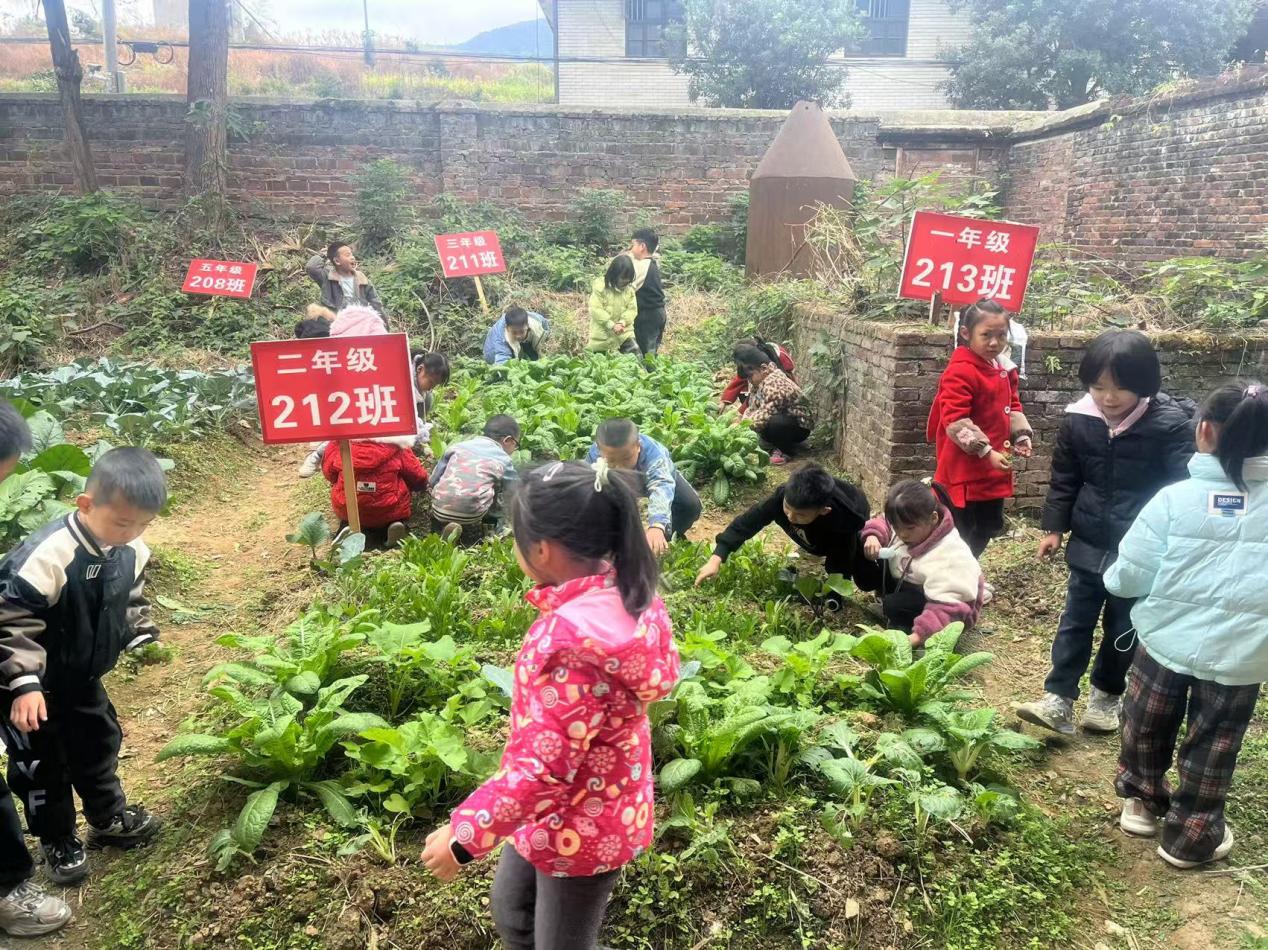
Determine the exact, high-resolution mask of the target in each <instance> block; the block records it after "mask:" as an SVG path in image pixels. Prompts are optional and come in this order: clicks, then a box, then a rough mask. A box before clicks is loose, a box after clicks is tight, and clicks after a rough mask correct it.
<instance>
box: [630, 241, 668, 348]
mask: <svg viewBox="0 0 1268 950" xmlns="http://www.w3.org/2000/svg"><path fill="white" fill-rule="evenodd" d="M659 245H660V238H658V237H657V236H656V232H655V231H653V230H652V229H651V228H639V229H638V230H637V231H635V232H634V240H632V241H631V242H630V257H632V258H633V259H634V298H635V300H637V301H638V313H637V315H636V316H635V317H634V342H636V343H637V344H638V348H639V350H640V351H641V352H642V354H643V355H644V356H647V355H649V354H653V355H654V354H655V353H656V351H657V350H659V349H660V341H661V337H663V336H664V335H665V288H664V287H663V286H662V285H661V282H660V263H659V261H658V260H657V259H656V248H657V247H658V246H659Z"/></svg>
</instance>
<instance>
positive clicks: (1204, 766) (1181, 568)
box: [1105, 383, 1268, 868]
mask: <svg viewBox="0 0 1268 950" xmlns="http://www.w3.org/2000/svg"><path fill="white" fill-rule="evenodd" d="M1197 449H1198V454H1196V455H1194V456H1193V458H1192V459H1191V460H1190V461H1189V478H1188V480H1186V481H1182V482H1176V483H1175V484H1173V485H1168V486H1167V487H1166V488H1163V489H1162V490H1161V491H1160V492H1158V494H1157V495H1155V496H1154V497H1153V499H1152V500H1151V501H1150V502H1149V503H1148V504H1147V505H1145V507H1144V509H1143V510H1142V511H1141V513H1140V516H1139V517H1138V518H1137V519H1136V521H1135V522H1134V523H1133V524H1132V526H1131V528H1129V529H1128V531H1127V534H1126V535H1125V536H1124V538H1123V541H1122V544H1120V545H1119V549H1118V560H1117V561H1115V562H1114V564H1113V565H1112V566H1111V567H1110V569H1109V570H1108V571H1106V572H1105V589H1106V590H1108V591H1109V592H1110V593H1111V594H1115V595H1117V596H1119V597H1139V598H1140V600H1139V601H1137V603H1136V606H1135V607H1134V608H1133V610H1132V620H1133V621H1134V622H1135V624H1136V633H1137V635H1138V637H1139V639H1140V644H1139V646H1138V647H1137V648H1136V658H1135V660H1134V662H1133V664H1132V668H1131V674H1130V676H1129V677H1128V686H1127V695H1126V699H1125V701H1124V704H1123V738H1122V745H1121V748H1120V751H1119V757H1118V777H1117V779H1116V780H1115V783H1114V785H1115V788H1116V789H1117V791H1118V795H1119V797H1120V798H1122V799H1124V802H1123V810H1122V814H1121V816H1120V818H1119V825H1120V827H1121V828H1122V829H1123V831H1125V832H1127V833H1128V834H1132V835H1141V836H1145V837H1151V836H1153V835H1155V834H1157V833H1158V832H1159V830H1161V832H1162V842H1161V844H1159V846H1158V855H1159V857H1161V858H1162V859H1163V860H1165V861H1166V862H1167V863H1168V864H1171V865H1174V866H1175V867H1178V868H1193V867H1198V866H1199V865H1202V864H1206V863H1208V862H1210V861H1218V860H1220V859H1222V858H1224V857H1227V856H1228V854H1229V852H1230V851H1232V850H1233V832H1232V829H1231V828H1229V826H1228V823H1227V822H1226V821H1225V820H1224V803H1225V800H1226V799H1227V798H1228V789H1229V785H1230V784H1231V782H1232V779H1233V771H1234V769H1235V768H1236V765H1237V754H1238V752H1240V751H1241V747H1242V739H1243V738H1244V737H1245V735H1246V729H1247V727H1248V726H1249V725H1250V720H1251V717H1252V716H1253V715H1254V712H1255V701H1256V699H1257V698H1258V697H1259V687H1260V684H1261V683H1263V682H1264V680H1268V585H1266V584H1265V583H1264V561H1265V559H1268V388H1265V387H1264V386H1263V385H1262V384H1260V383H1252V384H1249V385H1247V384H1245V383H1230V384H1228V385H1225V386H1221V387H1220V388H1219V389H1217V390H1215V392H1213V393H1212V394H1211V395H1210V396H1209V397H1208V398H1207V400H1206V403H1205V405H1204V406H1203V407H1202V411H1201V414H1200V415H1199V417H1198V427H1197ZM1186 714H1187V719H1188V725H1187V726H1186V727H1185V733H1184V737H1183V738H1182V739H1180V746H1179V750H1178V752H1179V754H1178V755H1177V749H1176V739H1177V737H1178V736H1179V734H1180V727H1181V724H1182V723H1184V721H1185V719H1186ZM1173 762H1174V763H1175V765H1176V768H1177V771H1178V773H1179V779H1180V781H1179V785H1178V787H1175V788H1173V787H1172V785H1171V783H1170V782H1169V781H1168V780H1167V772H1168V771H1169V770H1170V769H1171V766H1172V763H1173Z"/></svg>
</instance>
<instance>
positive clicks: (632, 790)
mask: <svg viewBox="0 0 1268 950" xmlns="http://www.w3.org/2000/svg"><path fill="white" fill-rule="evenodd" d="M511 520H512V522H513V524H514V526H515V554H516V557H517V558H518V559H519V563H520V567H521V568H523V570H524V573H525V574H527V575H528V576H529V577H531V578H532V579H533V580H535V581H536V582H537V585H538V586H536V587H534V588H533V589H532V590H531V591H529V592H528V600H529V602H530V603H532V604H533V605H534V606H536V607H537V609H538V610H540V611H541V617H539V618H538V620H537V622H536V623H534V624H533V626H532V627H530V628H529V631H528V633H527V635H526V636H525V637H524V645H523V646H522V647H521V648H520V652H519V657H518V658H517V659H516V661H515V685H514V689H513V693H512V696H511V725H510V736H509V737H508V738H507V743H506V751H505V752H504V753H503V755H502V765H501V768H499V769H498V771H497V773H496V774H495V775H494V776H493V777H492V778H490V779H489V780H488V781H487V782H485V783H484V784H483V785H482V786H480V788H478V789H476V791H475V792H473V793H472V795H471V797H470V798H468V799H467V800H466V801H465V802H463V803H462V804H461V805H459V806H458V807H457V808H456V809H455V810H454V812H453V815H452V816H451V818H450V821H449V824H447V825H445V826H444V827H442V828H438V829H437V830H436V831H433V832H432V833H431V834H430V835H429V836H428V838H427V847H426V849H425V850H424V851H423V856H422V858H423V862H424V863H425V864H426V865H427V867H428V868H429V869H430V870H431V871H432V873H433V874H435V875H436V876H437V877H438V878H440V879H441V880H442V881H450V880H452V879H453V878H454V876H455V875H456V874H457V873H458V869H459V867H460V865H463V864H466V863H468V862H469V861H474V860H478V859H479V858H482V857H484V856H485V855H487V854H489V853H491V852H492V851H494V850H495V849H496V848H497V847H498V845H499V844H501V843H502V841H503V840H504V839H507V838H509V839H511V842H512V846H508V847H505V848H503V849H502V855H501V857H500V858H499V861H498V870H497V876H496V878H495V879H494V881H493V894H492V899H491V903H492V911H493V919H494V922H495V923H496V925H497V929H498V933H499V934H500V935H501V937H502V941H503V943H504V945H505V946H507V947H509V948H513V950H520V948H535V950H564V948H567V950H593V948H595V947H596V946H597V942H596V941H597V940H598V937H599V929H600V927H601V926H602V924H603V915H604V911H605V910H606V908H607V901H608V896H609V894H611V892H612V887H613V885H614V884H615V883H616V877H617V874H618V873H619V869H620V868H621V867H622V866H623V865H625V864H628V863H629V862H630V861H631V860H633V859H634V857H635V856H636V855H638V854H639V852H641V851H642V850H643V849H644V848H646V847H647V846H648V845H649V844H651V842H652V816H653V813H654V807H653V801H652V798H653V796H652V748H651V727H650V725H649V723H648V720H647V707H648V704H649V703H652V702H654V701H656V700H658V699H662V698H664V697H665V696H666V695H667V694H668V693H669V691H670V689H672V688H673V685H674V682H675V681H676V680H677V679H678V650H677V648H676V647H675V646H674V640H673V634H672V631H671V630H670V627H669V616H668V614H666V612H665V605H664V603H662V602H661V599H660V598H659V597H658V596H656V573H657V569H656V560H655V558H654V557H653V556H652V552H651V548H649V547H648V546H647V539H646V535H645V534H644V531H643V525H642V521H641V520H640V518H639V511H638V502H637V501H636V500H635V497H634V494H633V493H632V492H631V491H630V490H629V489H628V488H627V487H626V486H625V484H624V483H623V482H622V481H621V479H620V473H619V472H615V471H612V472H609V470H608V468H607V464H606V463H605V462H604V461H602V460H600V461H599V462H598V463H596V465H595V467H594V468H593V469H591V468H588V467H587V466H585V465H582V464H580V463H578V462H555V463H552V464H550V465H546V466H543V467H541V468H538V469H536V470H535V471H533V472H531V473H530V474H529V475H528V476H527V477H526V478H525V479H524V480H523V482H522V483H521V485H520V488H519V491H518V492H517V493H516V495H515V498H514V501H513V502H512V505H511Z"/></svg>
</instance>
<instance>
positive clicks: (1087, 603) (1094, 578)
mask: <svg viewBox="0 0 1268 950" xmlns="http://www.w3.org/2000/svg"><path fill="white" fill-rule="evenodd" d="M1134 603H1136V601H1135V600H1128V599H1126V598H1123V597H1115V596H1114V595H1113V594H1111V593H1109V592H1108V591H1107V590H1106V589H1105V578H1104V577H1102V576H1101V575H1100V574H1097V573H1096V572H1095V571H1085V570H1083V569H1082V568H1078V567H1072V568H1070V581H1069V584H1068V585H1067V587H1066V590H1065V610H1063V611H1062V612H1061V623H1059V624H1058V625H1057V635H1056V637H1055V639H1053V641H1052V671H1051V672H1050V673H1049V674H1048V678H1047V679H1046V680H1044V684H1043V688H1044V689H1045V690H1047V691H1048V692H1049V693H1056V694H1057V695H1058V696H1064V697H1066V698H1067V699H1078V698H1079V679H1080V678H1081V677H1082V676H1083V673H1084V671H1085V670H1086V669H1087V665H1088V661H1089V660H1091V658H1092V641H1093V638H1094V636H1095V634H1096V622H1097V620H1100V621H1101V627H1102V629H1103V633H1102V634H1101V648H1100V649H1099V650H1097V651H1096V662H1095V663H1094V664H1093V665H1092V685H1093V686H1095V687H1096V688H1097V689H1100V690H1104V691H1105V692H1107V693H1110V694H1112V695H1114V696H1121V695H1122V694H1123V690H1124V689H1126V688H1127V670H1128V669H1129V668H1130V667H1131V665H1132V656H1133V655H1134V654H1135V652H1136V634H1135V633H1134V632H1133V630H1132V618H1131V609H1132V605H1133V604H1134ZM1102 611H1104V613H1102Z"/></svg>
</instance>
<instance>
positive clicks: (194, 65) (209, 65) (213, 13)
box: [185, 0, 229, 231]
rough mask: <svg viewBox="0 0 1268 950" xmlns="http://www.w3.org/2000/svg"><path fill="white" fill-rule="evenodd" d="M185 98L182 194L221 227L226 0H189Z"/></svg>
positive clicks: (214, 225)
mask: <svg viewBox="0 0 1268 950" xmlns="http://www.w3.org/2000/svg"><path fill="white" fill-rule="evenodd" d="M185 98H186V101H187V102H188V103H189V112H188V114H187V115H186V117H185V194H186V195H187V196H189V197H191V198H192V197H201V198H203V199H204V200H205V204H206V210H207V215H208V223H209V224H210V225H211V226H212V228H213V229H214V230H216V231H219V230H220V228H221V227H222V226H223V224H224V219H225V212H226V204H225V191H226V188H225V181H226V177H227V169H228V156H227V152H226V139H227V133H226V113H227V109H228V98H229V0H189V77H188V80H187V84H186V96H185Z"/></svg>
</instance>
